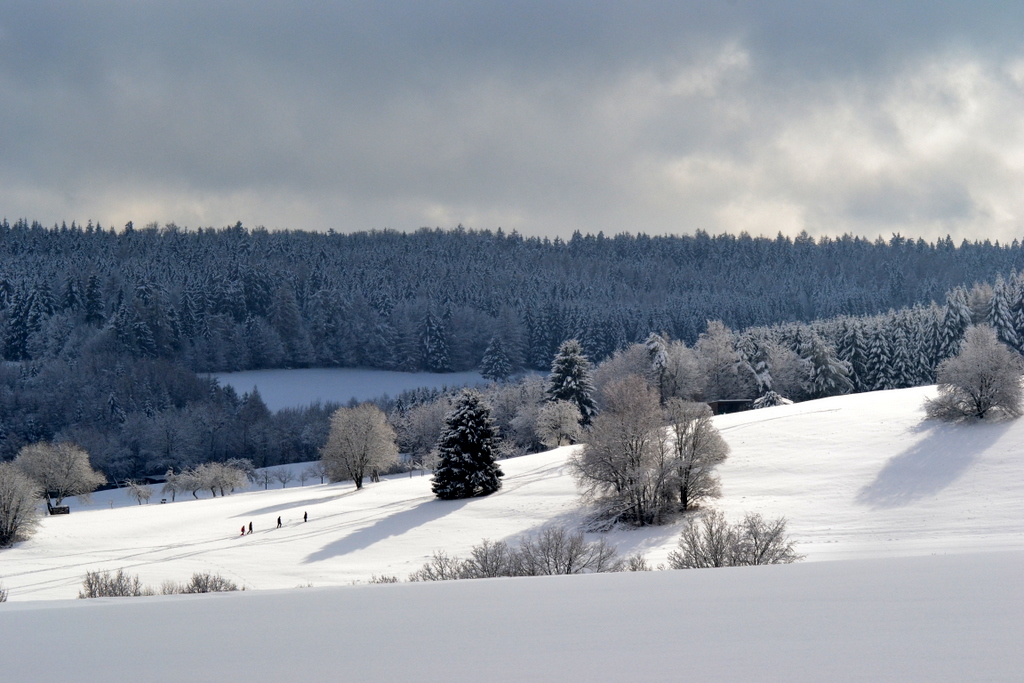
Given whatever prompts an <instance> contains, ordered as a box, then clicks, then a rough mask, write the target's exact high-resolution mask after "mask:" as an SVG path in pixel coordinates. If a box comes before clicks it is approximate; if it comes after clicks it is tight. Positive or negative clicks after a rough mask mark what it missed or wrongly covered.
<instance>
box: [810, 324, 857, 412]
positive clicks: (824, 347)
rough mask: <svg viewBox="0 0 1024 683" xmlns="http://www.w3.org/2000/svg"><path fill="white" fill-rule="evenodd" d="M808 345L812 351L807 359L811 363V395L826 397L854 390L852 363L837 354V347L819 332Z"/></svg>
mask: <svg viewBox="0 0 1024 683" xmlns="http://www.w3.org/2000/svg"><path fill="white" fill-rule="evenodd" d="M808 346H809V350H810V353H809V354H808V356H807V360H808V361H809V362H810V364H811V396H812V397H814V398H824V397H825V396H836V395H838V394H848V393H850V392H851V391H853V382H852V381H851V380H850V373H851V371H852V369H851V367H850V364H849V363H847V362H846V361H843V360H840V359H839V358H838V356H836V351H835V348H834V347H833V346H832V345H831V344H828V343H826V342H825V341H824V340H822V338H821V337H819V336H818V335H817V334H813V335H812V336H811V338H810V341H809V342H808Z"/></svg>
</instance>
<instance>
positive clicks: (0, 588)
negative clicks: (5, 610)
mask: <svg viewBox="0 0 1024 683" xmlns="http://www.w3.org/2000/svg"><path fill="white" fill-rule="evenodd" d="M0 602H7V589H6V588H4V585H3V584H2V583H0Z"/></svg>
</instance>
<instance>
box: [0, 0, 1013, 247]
mask: <svg viewBox="0 0 1024 683" xmlns="http://www.w3.org/2000/svg"><path fill="white" fill-rule="evenodd" d="M0 103H2V104H0V214H3V215H5V216H7V217H8V218H9V219H15V218H20V217H26V218H28V219H30V220H39V221H41V222H43V223H44V224H48V225H49V224H53V223H54V222H60V221H68V222H70V221H71V220H77V221H79V222H84V221H85V220H88V219H92V220H93V221H100V222H102V223H103V224H104V225H110V224H114V225H118V226H121V225H123V224H124V223H125V222H127V221H129V220H133V221H135V223H136V224H137V225H143V224H146V223H149V222H151V221H156V222H159V223H160V224H164V223H168V222H175V223H177V224H178V225H181V226H188V227H192V228H194V227H198V226H216V227H220V226H224V225H227V224H233V223H234V222H235V221H238V220H241V221H242V222H243V223H244V224H246V225H249V226H255V225H264V226H266V227H267V228H271V229H275V228H292V229H309V230H327V229H331V228H333V229H334V230H336V231H346V232H347V231H354V230H366V229H372V228H385V227H387V228H394V229H399V230H412V229H416V228H418V227H421V226H441V227H452V226H455V225H457V224H459V223H462V224H464V225H465V226H467V227H476V228H490V229H495V228H497V227H499V226H500V227H503V228H505V229H506V230H511V229H516V230H519V231H520V232H522V233H524V234H530V235H537V234H542V235H549V236H554V235H562V236H567V235H569V234H571V233H572V232H573V231H574V230H580V231H582V232H594V233H596V232H597V231H599V230H603V231H604V232H605V233H607V234H614V233H618V232H622V231H629V232H638V231H643V232H647V233H651V234H664V233H692V232H693V231H695V230H697V229H703V230H706V231H709V232H712V233H718V232H722V231H730V232H739V231H742V230H746V231H748V232H750V233H752V234H767V235H775V234H776V233H777V232H779V231H782V232H783V233H787V234H791V235H792V234H797V233H799V232H800V231H801V230H807V231H808V232H809V233H811V234H829V235H838V234H842V233H845V232H850V233H854V234H860V235H866V236H869V237H875V236H878V235H884V236H889V235H890V234H891V233H893V232H900V233H902V234H904V235H911V236H924V237H926V238H929V239H933V238H935V237H939V236H944V235H946V234H950V235H952V236H953V237H954V238H956V239H958V240H959V239H961V238H965V237H966V238H986V237H987V238H992V239H1000V240H1007V239H1012V238H1013V237H1024V3H1022V2H1020V1H1019V0H1005V1H1004V2H988V3H986V2H979V1H978V0H974V1H972V2H941V1H937V0H932V1H929V2H893V1H892V0H884V1H876V0H859V1H858V2H843V3H839V2H810V1H804V2H784V1H780V0H757V1H754V0H751V1H748V0H733V1H732V2H728V1H727V0H715V1H709V2H688V1H686V0H674V1H671V2H630V3H624V2H619V3H605V2H600V1H597V0H587V1H586V2H583V1H580V2H555V1H554V0H547V1H544V2H525V1H524V2H507V3H498V2H474V3H470V2H426V1H424V0H415V1H413V0H394V1H393V2H388V3H381V2H379V1H376V2H365V3H363V2H356V1H351V2H333V3H328V2H322V3H300V2H288V3H285V2H280V1H279V0H278V1H276V2H260V1H256V0H250V1H248V2H239V3H232V2H216V1H215V0H203V1H201V2H190V1H188V0H175V1H174V2H171V1H169V0H167V1H164V0H132V1H131V2H119V1H116V0H88V1H77V0H61V1H60V2H47V1H46V0H30V1H26V2H22V1H21V0H6V1H5V2H4V9H3V11H2V12H0Z"/></svg>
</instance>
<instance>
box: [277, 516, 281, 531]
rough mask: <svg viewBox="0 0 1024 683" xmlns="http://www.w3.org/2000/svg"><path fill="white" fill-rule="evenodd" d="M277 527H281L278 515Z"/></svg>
mask: <svg viewBox="0 0 1024 683" xmlns="http://www.w3.org/2000/svg"><path fill="white" fill-rule="evenodd" d="M277 528H278V529H280V528H281V518H280V517H278V518H277Z"/></svg>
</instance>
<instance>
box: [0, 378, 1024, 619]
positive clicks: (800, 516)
mask: <svg viewBox="0 0 1024 683" xmlns="http://www.w3.org/2000/svg"><path fill="white" fill-rule="evenodd" d="M929 391H930V390H929V389H905V390H900V391H890V392H877V393H871V394H859V395H855V396H843V397H837V398H831V399H825V400H821V401H812V402H807V403H802V404H797V405H791V406H780V407H777V408H769V409H765V410H760V411H752V412H747V413H739V414H735V415H727V416H721V417H718V418H716V422H717V424H718V426H719V428H720V429H721V430H722V433H723V435H724V437H725V438H726V440H727V441H728V442H729V444H730V445H731V446H732V455H731V456H730V458H729V460H728V461H727V462H726V463H725V464H724V465H723V466H722V467H721V470H720V472H721V476H722V483H723V493H724V495H723V498H722V499H721V500H720V501H719V502H718V503H717V505H719V507H721V508H722V509H723V510H724V511H725V512H726V513H727V514H728V515H730V516H732V517H734V518H737V517H739V516H740V515H741V514H742V513H743V512H746V511H752V512H761V513H763V514H765V515H768V516H777V515H784V516H786V517H787V518H788V519H789V520H790V531H791V534H792V536H793V537H794V538H795V539H797V540H798V541H799V542H800V545H799V550H800V552H802V553H804V554H806V555H807V559H808V560H809V561H815V560H831V559H845V558H872V557H884V556H896V555H923V554H932V553H958V552H967V551H987V550H1003V549H1019V550H1024V420H1019V421H1016V422H1007V423H999V424H989V425H969V426H949V425H941V424H934V423H927V422H924V421H923V411H922V410H921V404H922V402H923V399H924V397H925V395H926V394H927V393H928V392H929ZM570 452H571V448H562V449H557V450H554V451H549V452H546V453H539V454H535V455H530V456H526V457H522V458H516V459H513V460H508V461H504V462H503V463H502V467H503V468H504V469H505V472H506V478H505V484H504V488H503V489H502V490H501V491H500V492H499V493H497V494H495V495H492V496H489V497H486V498H482V499H475V500H468V501H439V500H436V499H435V498H434V497H433V496H432V495H431V493H430V488H429V484H430V479H429V477H424V476H419V475H416V476H413V477H411V478H410V477H407V476H400V477H395V478H391V479H386V480H385V481H382V482H381V483H379V484H368V485H367V487H366V488H365V489H364V490H362V491H355V490H354V488H353V487H352V486H351V485H350V484H334V485H316V486H312V485H307V486H304V487H300V486H297V485H296V484H294V483H293V484H292V485H291V486H289V487H288V488H286V489H279V488H278V489H271V490H269V491H259V490H257V491H250V492H246V493H236V494H234V495H231V496H228V497H226V498H215V499H210V498H204V499H202V500H191V499H190V498H189V499H185V500H182V499H181V498H179V499H178V502H175V503H168V504H166V505H161V504H158V503H154V504H150V505H143V506H138V505H135V504H128V501H127V500H126V498H125V497H124V494H123V493H122V492H117V491H114V492H104V493H102V494H98V495H97V497H96V500H95V501H94V503H93V504H92V505H90V506H88V507H87V509H78V510H75V511H74V512H73V514H71V515H69V516H67V517H52V518H47V519H45V520H44V523H43V526H42V528H41V529H40V531H39V533H38V534H37V535H36V536H35V537H34V538H33V539H32V540H30V541H28V542H26V543H23V544H20V545H19V546H18V547H15V548H12V549H9V550H5V551H3V552H2V553H0V577H2V579H0V580H2V581H3V582H4V583H5V584H6V585H7V587H8V588H9V589H10V590H11V599H12V600H27V599H40V598H71V597H74V596H75V595H76V594H77V590H78V587H79V584H80V582H81V578H82V576H83V575H84V573H85V572H86V571H87V570H95V569H118V568H124V569H127V570H129V571H131V572H133V573H137V574H139V575H140V576H141V578H142V579H143V581H144V582H146V583H151V584H159V583H160V582H161V581H163V580H164V579H177V580H181V579H184V578H187V577H188V576H189V575H191V573H192V572H194V571H214V572H217V573H220V574H223V575H225V576H227V577H229V578H231V579H233V580H235V581H236V582H238V583H240V584H242V585H244V586H246V587H248V588H253V589H271V588H292V587H295V586H305V585H308V584H313V585H314V586H328V585H339V584H350V583H352V582H355V581H365V580H367V579H369V578H370V576H371V575H373V574H391V575H397V576H398V577H400V578H404V577H405V576H406V575H408V574H409V572H411V571H412V570H414V569H416V568H417V567H419V566H420V565H421V564H422V563H423V561H424V560H425V559H426V558H427V557H428V556H429V555H430V554H431V553H432V552H433V551H435V550H439V549H443V550H446V551H448V552H450V553H456V554H461V553H465V552H466V551H468V549H469V548H470V546H472V545H474V544H476V543H478V542H479V541H480V540H481V539H483V538H491V539H505V538H514V537H515V536H517V535H520V534H524V533H529V532H531V531H535V530H537V529H539V528H541V527H542V526H544V525H547V524H563V525H573V524H576V523H578V521H579V519H580V518H581V515H582V511H581V508H580V503H579V498H578V494H577V490H576V486H575V484H574V482H573V480H572V477H571V476H570V475H569V472H568V468H567V467H566V463H565V461H566V458H567V456H568V455H569V454H570ZM115 502H116V503H117V505H116V506H114V507H113V509H111V508H110V507H109V505H108V503H115ZM304 512H306V513H308V514H309V521H308V522H303V521H302V515H303V513H304ZM278 516H280V517H281V519H282V523H283V526H282V528H280V529H277V528H275V527H276V521H277V518H278ZM250 521H251V522H253V525H254V528H255V533H254V534H252V535H249V536H245V537H242V536H240V533H239V532H240V529H241V526H242V525H246V524H248V523H249V522H250ZM677 535H678V525H675V526H667V527H658V528H652V529H644V530H624V531H617V532H614V533H612V534H609V535H608V538H609V540H610V541H611V542H612V543H614V544H615V545H617V546H618V547H619V549H620V550H621V551H622V552H623V553H634V552H642V553H644V554H646V555H647V556H648V558H649V559H650V560H651V561H652V562H653V563H654V564H657V563H659V562H663V561H664V560H665V557H666V556H667V554H668V552H669V551H670V550H671V548H672V547H673V546H674V544H675V542H676V537H677Z"/></svg>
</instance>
